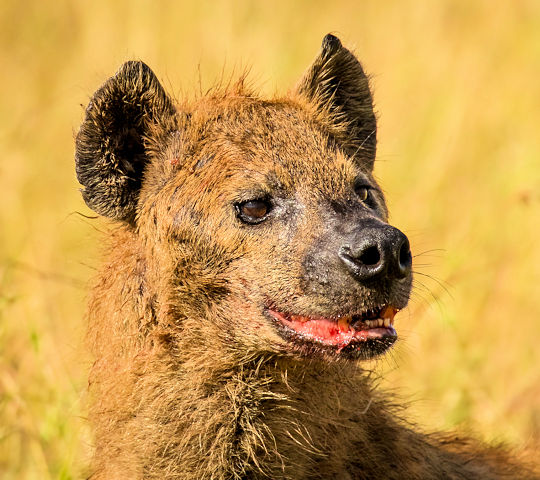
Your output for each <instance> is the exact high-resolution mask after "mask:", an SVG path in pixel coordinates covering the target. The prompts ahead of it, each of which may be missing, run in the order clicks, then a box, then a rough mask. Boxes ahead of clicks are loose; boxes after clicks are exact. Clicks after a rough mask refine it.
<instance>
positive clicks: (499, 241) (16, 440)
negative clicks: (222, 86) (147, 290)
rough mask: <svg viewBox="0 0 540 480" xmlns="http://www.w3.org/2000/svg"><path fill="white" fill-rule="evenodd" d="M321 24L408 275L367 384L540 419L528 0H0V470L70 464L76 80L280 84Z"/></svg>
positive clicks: (82, 366)
mask: <svg viewBox="0 0 540 480" xmlns="http://www.w3.org/2000/svg"><path fill="white" fill-rule="evenodd" d="M328 32H333V33H336V34H337V35H339V36H340V37H341V39H342V40H343V42H344V43H345V44H346V45H347V46H350V47H353V48H354V49H355V50H356V52H357V54H358V55H359V57H360V58H361V60H362V61H363V63H364V66H365V67H366V69H367V71H369V72H370V73H371V74H372V75H373V86H374V87H375V100H376V103H377V108H378V110H379V112H380V133H379V162H378V164H377V167H376V171H377V175H378V177H379V179H380V180H381V182H382V184H383V185H384V187H385V189H386V191H387V194H388V200H389V204H390V208H391V212H392V220H393V223H394V224H396V225H397V226H399V227H401V228H402V229H403V230H404V231H405V232H406V233H408V234H409V236H410V238H411V241H412V244H413V250H414V252H415V253H416V254H420V253H422V252H426V253H423V254H421V255H419V256H417V257H415V270H416V271H417V272H418V273H417V276H416V290H415V294H414V295H413V300H412V302H411V305H410V308H408V309H407V310H406V311H405V312H403V313H401V314H400V316H399V317H398V319H399V320H398V325H397V326H398V330H399V332H400V334H401V338H402V340H401V342H400V345H399V346H398V348H396V349H395V350H394V354H393V355H392V356H391V357H390V358H388V359H386V360H384V361H382V362H381V365H380V367H379V368H380V369H381V370H383V371H385V372H386V374H385V381H384V383H385V385H386V386H387V387H391V388H394V387H395V388H397V389H398V391H399V392H400V394H401V395H402V396H403V397H404V398H406V399H407V400H408V401H410V414H411V415H412V416H413V418H415V419H417V421H418V422H420V423H421V424H423V425H426V426H428V427H429V428H452V427H458V428H464V429H466V430H472V431H474V432H477V433H478V434H480V435H482V436H483V437H484V438H486V439H488V440H494V439H496V440H504V441H507V442H509V443H510V444H512V445H516V446H519V445H523V444H525V443H528V444H535V443H536V444H537V443H538V440H539V439H540V369H539V363H540V348H538V344H539V335H540V301H539V299H540V238H539V237H540V227H539V223H540V158H539V156H540V2H538V1H520V0H516V1H513V2H506V1H502V0H500V1H496V0H478V1H475V2H470V1H466V0H444V1H443V0H441V1H438V2H431V1H428V0H420V1H418V0H401V1H399V2H397V1H396V2H392V1H391V2H377V1H365V2H357V1H353V0H340V1H334V2H324V1H319V0H303V1H296V2H290V1H286V0H274V1H273V2H256V1H247V0H236V1H232V0H231V1H225V0H218V1H213V2H211V1H208V0H201V1H198V2H183V1H153V2H151V1H149V0H148V1H138V0H131V1H126V0H121V1H116V2H107V1H105V0H95V1H93V2H84V1H82V0H81V1H76V0H71V1H68V0H57V1H55V2H43V1H38V0H20V1H14V0H7V1H6V0H4V1H3V2H2V5H1V6H0V60H1V65H2V75H1V76H0V205H1V207H0V478H2V479H53V478H61V479H72V478H80V477H81V475H82V472H83V471H84V465H85V458H86V456H87V454H88V451H89V445H90V435H89V432H88V431H87V428H86V425H85V421H84V417H85V411H84V390H85V382H86V380H85V379H86V372H87V369H88V366H89V359H88V357H87V356H86V354H85V352H84V348H83V346H82V341H81V339H82V335H83V332H84V325H83V321H82V315H83V310H84V303H85V285H86V282H87V281H88V279H89V278H90V277H91V276H92V275H93V274H94V271H95V268H96V266H97V265H98V263H99V262H98V254H97V251H98V248H97V247H98V245H99V243H100V241H101V240H100V239H101V237H100V233H99V229H100V228H101V225H102V224H101V223H100V222H99V221H96V220H88V219H86V218H84V217H83V216H81V215H79V214H77V213H76V212H81V213H82V214H84V215H90V214H91V212H90V211H89V210H88V209H87V208H86V206H85V205H84V204H83V202H82V200H81V198H80V195H79V193H78V185H77V182H76V179H75V175H74V166H73V135H74V132H75V131H76V130H77V128H78V125H79V123H80V121H81V119H82V115H83V109H82V107H81V104H83V105H86V103H87V101H88V99H89V96H90V95H91V94H92V92H94V90H95V89H96V88H97V87H98V86H99V85H100V84H101V82H103V81H104V80H105V79H106V78H107V77H108V76H110V75H112V74H113V73H114V72H115V70H116V69H117V68H118V66H119V65H120V64H121V63H122V62H123V61H125V60H126V59H133V58H140V59H143V60H144V61H146V62H147V63H148V64H149V65H151V66H152V68H153V69H154V71H155V72H156V73H157V75H158V77H159V78H161V79H162V81H163V83H164V84H165V85H166V86H167V88H168V89H169V90H170V91H172V92H173V93H174V94H175V95H176V96H181V95H185V94H186V95H189V94H190V92H193V91H195V90H198V88H199V78H201V83H202V86H203V88H205V87H208V86H210V85H212V83H213V82H214V80H215V79H217V78H219V77H220V76H221V73H222V70H223V69H224V70H225V72H231V71H233V70H235V71H240V70H242V69H243V68H244V67H246V66H251V71H252V76H251V78H252V79H253V80H254V81H255V82H256V83H257V84H258V85H260V86H261V90H262V92H264V93H266V94H273V93H274V92H275V91H285V90H286V89H287V88H288V87H289V86H290V85H292V84H293V83H294V82H295V81H296V80H297V79H298V78H299V76H300V75H301V73H302V72H303V70H304V69H305V68H306V67H307V66H308V65H309V63H310V62H311V60H312V59H313V57H314V56H315V54H316V52H317V50H318V48H319V45H320V41H321V39H322V37H323V36H324V35H325V34H326V33H328Z"/></svg>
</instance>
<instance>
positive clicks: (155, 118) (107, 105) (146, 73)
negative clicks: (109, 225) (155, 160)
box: [75, 61, 175, 223]
mask: <svg viewBox="0 0 540 480" xmlns="http://www.w3.org/2000/svg"><path fill="white" fill-rule="evenodd" d="M174 114H175V109H174V105H173V102H172V101H171V99H170V98H169V97H168V95H167V94H166V93H165V90H164V89H163V87H162V86H161V84H160V83H159V81H158V79H157V77H156V76H155V74H154V73H153V72H152V70H150V68H149V67H148V66H147V65H145V64H144V63H142V62H138V61H131V62H127V63H125V64H124V65H122V67H121V68H120V69H119V70H118V72H117V73H116V75H115V76H114V77H112V78H110V79H109V80H107V81H106V82H105V84H104V85H103V86H102V87H101V88H100V89H99V90H98V91H97V92H96V93H95V94H94V96H93V97H92V99H91V100H90V104H89V105H88V108H87V109H86V115H85V119H84V121H83V123H82V125H81V128H80V130H79V133H78V134H77V138H76V141H75V143H76V151H75V166H76V172H77V179H78V180H79V182H80V183H81V185H83V187H84V189H82V196H83V198H84V201H85V202H86V204H87V205H88V206H89V207H90V208H91V209H92V210H94V211H95V212H97V213H99V214H101V215H104V216H106V217H109V218H112V219H115V220H122V221H125V222H128V223H133V221H134V219H135V213H136V206H137V200H138V196H139V189H140V187H141V183H142V177H143V171H144V168H145V165H146V164H147V163H148V160H149V157H148V151H147V147H146V142H147V139H148V138H149V136H151V135H152V132H153V131H155V129H156V126H157V127H159V124H164V122H166V121H167V120H168V119H171V118H172V117H173V116H174ZM153 129H154V130H153Z"/></svg>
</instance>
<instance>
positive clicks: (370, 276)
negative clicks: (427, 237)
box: [338, 225, 412, 282]
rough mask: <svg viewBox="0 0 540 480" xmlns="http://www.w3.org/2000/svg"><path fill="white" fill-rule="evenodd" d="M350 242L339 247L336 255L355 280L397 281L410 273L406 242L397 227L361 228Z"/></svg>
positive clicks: (409, 257)
mask: <svg viewBox="0 0 540 480" xmlns="http://www.w3.org/2000/svg"><path fill="white" fill-rule="evenodd" d="M351 240H352V241H351V242H350V244H346V245H343V246H342V247H341V248H340V250H339V253H338V255H339V258H340V259H341V260H342V262H343V263H344V264H345V266H346V267H347V270H348V271H349V272H350V273H352V275H353V276H354V277H355V278H356V279H357V280H358V281H360V282H365V281H369V280H377V279H381V278H382V277H387V278H389V279H401V278H405V277H407V276H408V275H409V274H410V273H411V269H412V256H411V250H410V245H409V240H408V239H407V237H406V236H405V235H404V234H403V233H402V232H400V231H399V230H398V229H397V228H394V227H392V226H391V225H381V226H376V227H366V228H362V229H360V230H358V231H357V233H356V235H355V236H354V237H353V238H352V239H351Z"/></svg>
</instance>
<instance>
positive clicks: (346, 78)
mask: <svg viewBox="0 0 540 480" xmlns="http://www.w3.org/2000/svg"><path fill="white" fill-rule="evenodd" d="M296 91H297V93H298V94H300V95H302V96H304V97H305V98H307V99H308V100H309V101H310V102H312V103H314V104H315V105H316V107H317V108H318V109H319V110H320V111H321V113H323V114H329V115H330V117H331V122H332V123H333V124H334V125H335V126H336V127H337V129H338V131H341V132H343V134H342V135H341V138H340V140H341V141H342V142H343V143H344V147H345V148H346V149H347V150H348V151H350V152H351V154H352V155H356V154H357V153H360V154H362V157H363V159H364V161H367V162H368V164H369V167H372V166H373V161H374V159H375V150H376V146H377V120H376V118H375V113H374V111H373V101H372V96H371V91H370V88H369V79H368V77H367V76H366V74H365V73H364V70H363V69H362V66H361V65H360V62H359V61H358V59H357V58H356V57H355V56H354V55H353V54H352V53H351V52H350V51H349V50H347V49H346V48H345V47H343V45H342V44H341V42H340V40H339V39H338V38H337V37H335V36H334V35H330V34H328V35H326V36H325V37H324V39H323V41H322V47H321V51H320V53H319V55H318V56H317V58H316V59H315V61H314V62H313V64H312V65H311V67H310V68H309V69H308V70H307V72H306V73H305V74H304V76H303V78H302V79H301V81H300V82H299V84H298V85H297V87H296Z"/></svg>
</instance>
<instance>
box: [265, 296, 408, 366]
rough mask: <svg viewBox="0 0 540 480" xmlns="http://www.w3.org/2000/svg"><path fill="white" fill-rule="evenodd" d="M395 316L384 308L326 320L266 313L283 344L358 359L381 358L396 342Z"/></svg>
mask: <svg viewBox="0 0 540 480" xmlns="http://www.w3.org/2000/svg"><path fill="white" fill-rule="evenodd" d="M397 312H398V309H397V308H395V307H393V306H390V305H386V306H383V307H381V308H377V309H373V310H368V311H366V312H364V313H362V314H354V315H343V316H338V317H333V318H326V317H321V316H304V315H293V314H287V313H283V312H278V311H276V310H273V309H268V313H269V314H270V316H271V317H272V319H273V320H274V323H275V324H276V325H277V327H278V331H279V332H280V333H281V335H282V336H283V337H284V338H285V339H286V340H289V341H291V342H293V343H294V344H296V345H298V346H301V347H304V348H305V347H308V348H309V350H320V349H323V350H325V351H334V352H335V353H338V354H345V355H348V356H351V355H352V356H354V357H357V358H358V357H362V358H372V357H374V356H376V355H380V354H381V353H383V352H384V351H386V350H387V349H388V348H389V347H390V346H391V345H392V344H393V343H394V342H395V341H396V339H397V333H396V331H395V330H394V316H395V315H396V313H397Z"/></svg>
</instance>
